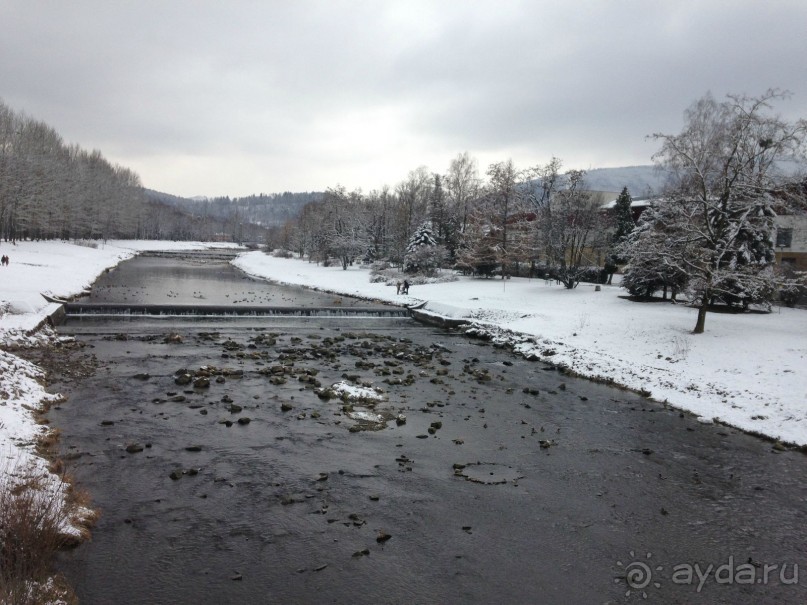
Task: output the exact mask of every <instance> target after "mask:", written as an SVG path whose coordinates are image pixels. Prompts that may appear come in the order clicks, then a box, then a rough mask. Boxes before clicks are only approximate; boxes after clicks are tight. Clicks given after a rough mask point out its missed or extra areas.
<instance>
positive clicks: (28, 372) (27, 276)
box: [0, 241, 211, 539]
mask: <svg viewBox="0 0 807 605" xmlns="http://www.w3.org/2000/svg"><path fill="white" fill-rule="evenodd" d="M209 247H211V245H210V244H199V243H187V242H148V241H132V242H124V241H118V242H114V243H107V244H103V243H100V242H99V243H98V244H97V247H95V248H93V247H88V246H80V245H75V244H70V243H66V242H19V243H18V244H16V245H12V244H9V243H5V242H4V243H2V244H0V249H1V250H2V253H3V254H4V255H7V256H8V257H9V264H8V265H7V266H3V267H2V268H0V488H2V487H4V486H5V487H6V488H8V487H9V486H10V485H11V486H13V485H28V486H33V487H35V489H38V490H39V491H40V493H41V494H42V497H43V498H44V501H47V502H48V503H49V504H48V506H50V507H52V508H53V509H54V510H55V511H60V512H58V513H57V516H58V517H59V522H60V526H61V531H62V533H63V534H65V535H68V536H71V537H73V538H75V539H80V537H81V533H82V529H81V525H82V522H83V521H85V520H86V519H87V518H88V517H89V516H91V515H92V513H91V511H88V510H86V509H82V507H81V506H74V505H71V506H67V505H66V502H67V500H68V491H69V486H68V485H67V484H66V483H64V482H63V481H62V479H61V478H60V477H59V476H57V475H56V474H54V473H51V472H50V471H49V469H48V466H49V462H48V461H47V460H45V459H44V458H42V457H41V456H40V455H38V453H37V445H38V443H39V442H40V440H41V439H42V438H43V437H45V436H46V435H47V433H48V430H49V428H48V427H47V425H44V424H40V423H38V422H37V412H38V411H40V410H42V409H43V408H44V407H46V406H47V405H48V404H50V403H52V402H54V401H58V400H59V399H60V396H59V395H54V394H50V393H48V392H47V391H46V390H45V388H44V386H43V384H42V377H43V373H42V370H41V369H40V368H38V367H37V366H36V365H34V364H32V363H30V362H28V361H25V360H24V359H22V358H20V357H18V356H17V355H14V348H15V347H18V346H21V345H33V344H37V343H41V344H47V343H49V342H50V343H52V342H53V339H55V338H56V337H55V335H54V334H53V332H52V331H50V330H48V329H45V330H40V331H39V332H36V333H31V331H32V330H34V329H35V328H37V326H40V325H41V324H43V321H44V320H45V319H46V318H47V316H48V315H49V314H50V313H51V312H52V311H53V309H54V308H55V307H56V306H57V305H53V304H51V303H48V302H47V301H46V300H45V299H44V298H43V297H42V296H41V294H40V293H43V292H44V293H50V294H53V295H54V296H57V297H69V296H72V295H75V294H79V293H81V292H82V291H84V290H85V289H87V288H89V287H90V286H91V285H92V283H93V281H95V279H96V278H97V277H98V276H99V275H100V274H101V273H102V272H103V271H105V270H106V269H108V268H110V267H114V266H115V265H117V264H118V263H119V262H121V261H122V260H125V259H127V258H131V257H132V256H134V255H135V254H137V253H138V252H141V251H144V250H188V249H204V248H209Z"/></svg>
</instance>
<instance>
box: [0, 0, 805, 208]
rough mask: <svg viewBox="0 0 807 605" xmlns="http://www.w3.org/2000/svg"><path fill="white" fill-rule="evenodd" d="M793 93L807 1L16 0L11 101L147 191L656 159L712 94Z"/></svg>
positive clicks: (10, 18) (2, 44) (1, 13)
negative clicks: (692, 109)
mask: <svg viewBox="0 0 807 605" xmlns="http://www.w3.org/2000/svg"><path fill="white" fill-rule="evenodd" d="M770 87H779V88H785V89H788V90H790V91H791V92H792V93H793V96H792V97H791V99H790V100H788V101H786V102H784V103H782V104H781V105H779V106H778V110H779V112H780V113H781V114H782V115H783V116H785V117H787V118H789V119H795V118H798V117H805V118H807V2H805V1H804V0H792V1H777V0H769V1H767V2H762V1H761V0H753V1H745V0H726V1H716V0H692V1H685V0H671V1H662V0H659V1H649V0H636V1H620V0H589V1H583V0H579V1H576V2H575V1H570V0H568V1H566V2H560V1H558V2H544V1H537V0H533V1H525V2H516V1H506V0H495V1H493V0H491V1H484V2H483V1H473V0H443V1H414V0H397V1H383V0H373V1H371V0H367V1H321V2H319V1H306V0H282V1H281V0H277V1H268V0H266V1H254V2H246V1H236V0H227V1H226V2H225V1H212V0H210V1H207V0H173V1H172V0H133V1H131V2H117V1H115V2H112V1H109V0H96V1H81V0H69V1H56V0H54V1H41V0H0V99H2V100H3V101H5V103H6V104H8V105H10V106H11V107H12V108H13V109H15V110H18V111H22V112H25V113H26V114H28V115H29V116H32V117H35V118H37V119H40V120H43V121H45V122H47V123H48V124H49V125H51V126H52V127H54V128H55V129H56V130H57V131H58V132H59V133H60V134H61V135H62V136H63V137H64V139H65V140H66V141H67V142H69V143H77V144H79V145H81V146H82V147H84V148H87V149H100V150H101V152H102V153H103V154H104V155H105V157H107V159H109V160H110V161H112V162H115V163H118V164H121V165H124V166H127V167H129V168H131V169H132V170H134V171H135V172H137V173H138V174H139V175H140V177H141V179H142V181H143V184H144V185H145V186H146V187H149V188H152V189H157V190H160V191H165V192H168V193H173V194H176V195H183V196H192V195H209V196H214V195H230V196H242V195H248V194H251V193H260V192H264V193H270V192H280V191H285V190H290V191H310V190H322V189H324V188H326V187H328V186H334V185H337V184H341V185H344V186H345V187H347V188H348V189H353V188H357V187H361V188H362V189H363V190H364V191H369V190H371V189H378V188H380V187H381V186H382V185H384V184H389V185H390V186H394V185H395V184H396V183H397V182H399V181H400V180H402V179H403V178H404V177H405V176H406V175H407V173H408V172H409V171H410V170H413V169H415V168H417V167H418V166H421V165H425V166H427V167H428V168H429V169H430V170H432V171H435V172H441V173H442V172H445V170H446V168H447V167H448V164H449V162H450V161H451V159H452V158H454V157H455V156H456V155H457V154H458V153H461V152H463V151H468V152H469V153H470V154H471V155H472V156H474V157H476V158H477V160H478V161H479V165H480V169H481V170H482V171H484V169H485V167H486V166H487V165H488V164H490V163H491V162H495V161H501V160H506V159H508V158H512V159H513V161H514V162H515V163H516V165H517V167H520V168H522V167H528V166H532V165H535V164H542V163H545V162H547V161H549V160H550V159H551V157H552V156H553V155H554V156H557V157H560V158H561V159H562V160H563V161H564V166H565V167H568V168H600V167H609V166H628V165H636V164H649V163H651V157H650V156H651V155H652V154H653V152H654V151H656V147H657V145H656V144H655V143H653V142H652V141H648V140H646V139H645V136H646V135H648V134H650V133H652V132H659V131H660V132H666V133H674V132H678V131H679V130H680V129H681V126H682V123H683V122H682V119H683V117H682V115H683V111H684V109H686V107H687V106H688V105H689V104H690V103H692V102H693V101H694V100H695V99H697V98H699V97H701V96H702V95H703V94H705V93H706V92H707V91H711V92H712V93H713V94H714V95H715V96H716V97H718V98H723V97H724V96H725V95H726V94H727V93H747V94H751V95H758V94H760V93H762V92H764V91H765V90H766V89H767V88H770Z"/></svg>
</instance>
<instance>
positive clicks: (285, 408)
mask: <svg viewBox="0 0 807 605" xmlns="http://www.w3.org/2000/svg"><path fill="white" fill-rule="evenodd" d="M293 409H294V406H293V405H291V404H290V403H288V402H286V401H284V402H283V403H281V404H280V411H281V412H290V411H292V410H293Z"/></svg>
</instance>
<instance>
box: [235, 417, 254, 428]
mask: <svg viewBox="0 0 807 605" xmlns="http://www.w3.org/2000/svg"><path fill="white" fill-rule="evenodd" d="M250 422H252V418H250V417H249V416H241V418H239V419H238V424H240V425H241V426H245V425H247V424H249V423H250Z"/></svg>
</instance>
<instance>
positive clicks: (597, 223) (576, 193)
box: [537, 158, 606, 289]
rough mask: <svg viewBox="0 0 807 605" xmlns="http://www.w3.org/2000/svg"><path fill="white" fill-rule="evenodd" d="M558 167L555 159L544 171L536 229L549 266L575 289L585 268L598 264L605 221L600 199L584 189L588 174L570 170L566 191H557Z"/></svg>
mask: <svg viewBox="0 0 807 605" xmlns="http://www.w3.org/2000/svg"><path fill="white" fill-rule="evenodd" d="M559 167H560V161H559V160H557V158H553V160H552V163H551V164H550V165H548V166H547V167H546V169H545V170H544V178H545V179H546V181H545V183H544V185H543V186H542V187H541V192H542V197H541V198H540V199H539V200H538V201H537V203H538V206H539V209H540V214H539V223H538V227H537V229H538V233H539V235H540V239H541V244H542V248H543V249H544V250H545V253H546V255H547V259H548V264H549V265H550V267H551V268H552V269H553V271H554V272H555V274H556V275H557V277H558V279H560V280H561V281H562V282H563V285H564V286H566V287H567V288H569V289H572V288H576V287H577V285H578V284H579V283H580V278H581V275H582V272H583V271H584V269H585V268H586V267H587V266H589V265H593V264H596V255H597V252H598V251H599V250H600V248H601V247H602V245H603V243H604V238H603V236H604V227H605V220H606V219H605V215H604V213H603V212H602V211H601V208H600V203H599V202H600V200H599V198H598V197H597V196H595V195H593V194H592V193H591V192H590V191H588V190H586V188H585V181H584V179H585V174H586V173H585V171H583V170H570V171H569V172H567V173H566V177H567V185H566V186H565V188H557V183H558V174H557V169H558V168H559ZM556 188H557V190H556Z"/></svg>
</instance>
